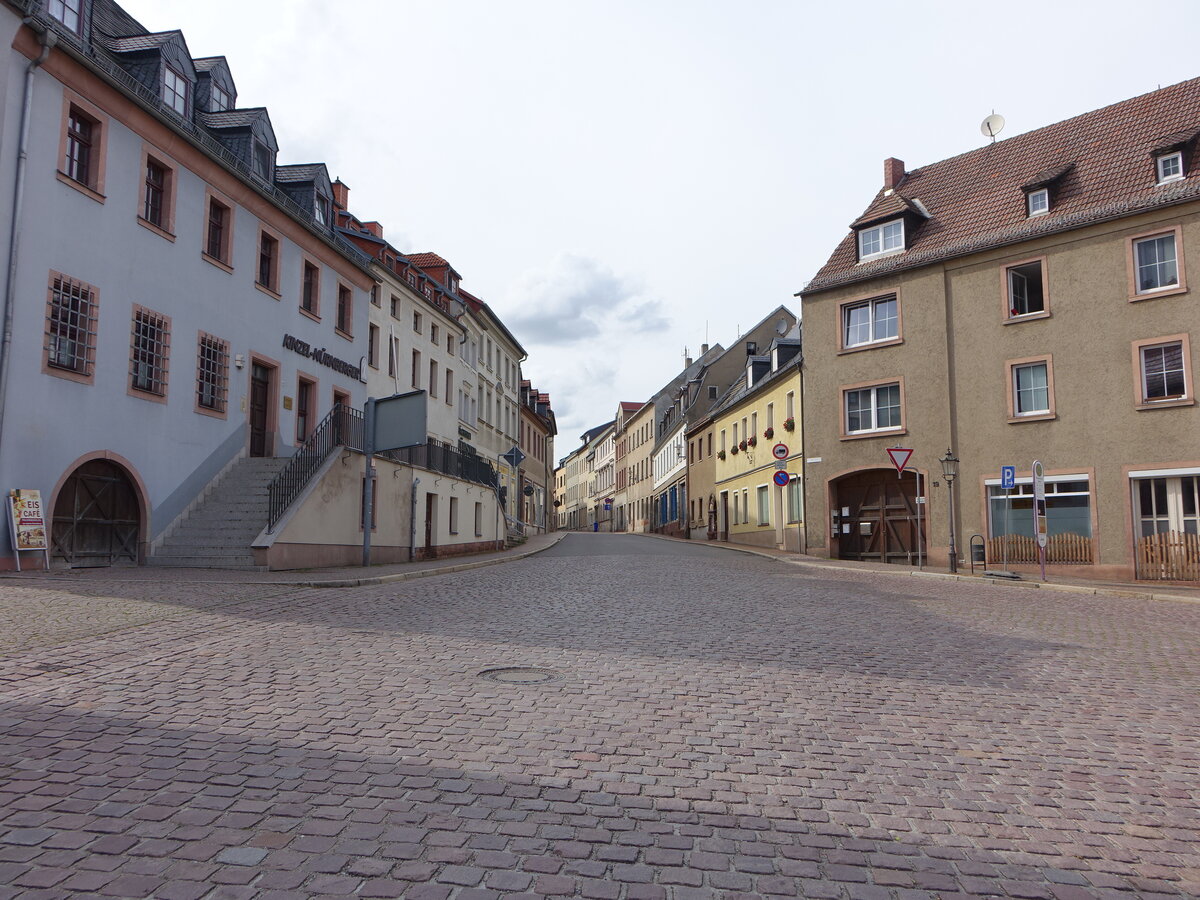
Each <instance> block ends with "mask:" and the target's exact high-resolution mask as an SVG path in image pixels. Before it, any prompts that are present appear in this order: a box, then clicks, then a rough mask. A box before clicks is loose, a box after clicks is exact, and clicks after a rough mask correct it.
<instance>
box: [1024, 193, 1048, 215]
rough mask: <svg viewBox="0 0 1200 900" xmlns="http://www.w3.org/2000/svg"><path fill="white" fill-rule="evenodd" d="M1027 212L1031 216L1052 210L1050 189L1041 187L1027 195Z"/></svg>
mask: <svg viewBox="0 0 1200 900" xmlns="http://www.w3.org/2000/svg"><path fill="white" fill-rule="evenodd" d="M1025 212H1026V213H1027V214H1028V215H1029V217H1030V218H1033V217H1034V216H1044V215H1045V214H1046V213H1048V212H1050V191H1049V190H1047V189H1046V188H1041V189H1039V190H1036V191H1030V192H1029V193H1028V194H1026V195H1025Z"/></svg>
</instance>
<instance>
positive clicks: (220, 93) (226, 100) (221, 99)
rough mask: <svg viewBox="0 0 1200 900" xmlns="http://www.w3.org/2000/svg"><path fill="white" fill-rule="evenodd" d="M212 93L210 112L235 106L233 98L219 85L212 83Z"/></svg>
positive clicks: (209, 104)
mask: <svg viewBox="0 0 1200 900" xmlns="http://www.w3.org/2000/svg"><path fill="white" fill-rule="evenodd" d="M211 91H212V93H211V94H210V95H209V98H208V108H209V111H210V112H221V111H223V110H226V109H229V108H230V107H231V106H233V98H232V97H231V96H229V94H228V93H227V92H226V91H225V89H224V88H222V87H221V86H219V85H216V84H214V85H212V87H211Z"/></svg>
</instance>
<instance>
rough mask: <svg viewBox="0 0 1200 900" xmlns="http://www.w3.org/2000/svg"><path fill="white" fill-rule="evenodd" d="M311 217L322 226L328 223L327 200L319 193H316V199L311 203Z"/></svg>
mask: <svg viewBox="0 0 1200 900" xmlns="http://www.w3.org/2000/svg"><path fill="white" fill-rule="evenodd" d="M313 218H314V219H316V220H317V224H318V225H320V226H322V227H324V226H326V225H328V224H329V201H328V200H327V199H325V198H324V197H322V196H321V195H320V194H317V199H316V200H315V201H314V203H313Z"/></svg>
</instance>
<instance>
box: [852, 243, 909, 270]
mask: <svg viewBox="0 0 1200 900" xmlns="http://www.w3.org/2000/svg"><path fill="white" fill-rule="evenodd" d="M907 251H908V248H907V247H901V248H900V249H898V250H884V251H883V252H882V253H872V254H871V255H870V256H860V257H859V258H858V265H860V266H861V265H862V264H863V263H870V262H875V261H876V260H879V259H887V258H888V257H889V256H899V255H900V254H901V253H906V252H907Z"/></svg>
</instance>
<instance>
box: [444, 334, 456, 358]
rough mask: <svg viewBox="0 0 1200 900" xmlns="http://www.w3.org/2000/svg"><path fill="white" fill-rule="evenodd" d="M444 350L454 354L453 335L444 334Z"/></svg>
mask: <svg viewBox="0 0 1200 900" xmlns="http://www.w3.org/2000/svg"><path fill="white" fill-rule="evenodd" d="M446 352H447V353H449V354H450V355H451V356H453V355H454V335H452V334H448V335H446Z"/></svg>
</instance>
